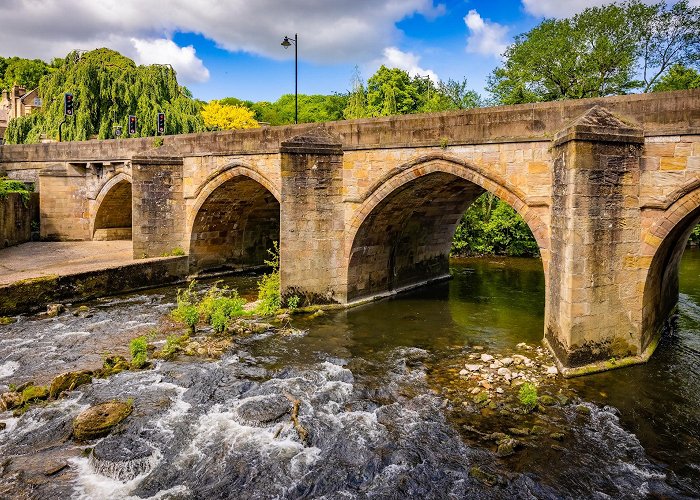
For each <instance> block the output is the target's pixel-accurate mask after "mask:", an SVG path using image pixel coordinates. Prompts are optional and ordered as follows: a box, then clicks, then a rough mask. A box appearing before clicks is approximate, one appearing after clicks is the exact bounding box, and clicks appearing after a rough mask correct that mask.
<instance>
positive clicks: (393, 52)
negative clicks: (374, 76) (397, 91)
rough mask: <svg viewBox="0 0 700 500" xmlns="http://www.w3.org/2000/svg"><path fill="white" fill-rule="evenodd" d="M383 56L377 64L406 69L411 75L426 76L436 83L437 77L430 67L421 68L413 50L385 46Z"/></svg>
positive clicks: (418, 58) (418, 57)
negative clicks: (406, 50) (405, 50)
mask: <svg viewBox="0 0 700 500" xmlns="http://www.w3.org/2000/svg"><path fill="white" fill-rule="evenodd" d="M383 55H384V57H383V58H382V59H380V60H379V65H381V64H383V65H385V66H386V67H388V68H399V69H402V70H404V71H406V72H407V73H408V74H409V75H411V76H416V75H419V76H428V77H430V79H431V80H432V81H433V82H435V83H437V82H438V81H439V78H438V76H437V74H435V72H434V71H433V70H431V69H423V68H421V67H420V65H419V64H420V56H417V55H416V54H414V53H413V52H403V51H401V50H399V49H397V48H396V47H387V48H385V49H384V54H383Z"/></svg>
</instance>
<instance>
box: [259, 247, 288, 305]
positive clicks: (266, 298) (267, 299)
mask: <svg viewBox="0 0 700 500" xmlns="http://www.w3.org/2000/svg"><path fill="white" fill-rule="evenodd" d="M268 253H269V254H270V255H271V259H270V260H266V261H265V264H267V265H268V266H270V267H271V268H272V271H270V272H269V273H267V274H264V275H263V276H262V277H261V278H260V281H258V300H259V301H260V303H259V304H258V307H257V308H256V310H255V311H256V312H257V313H258V314H260V315H261V316H271V315H273V314H275V313H277V311H279V309H280V305H281V302H282V298H281V297H280V249H279V245H278V243H277V242H276V241H275V243H274V248H273V249H271V250H270V249H268Z"/></svg>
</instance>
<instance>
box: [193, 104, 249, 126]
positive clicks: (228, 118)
mask: <svg viewBox="0 0 700 500" xmlns="http://www.w3.org/2000/svg"><path fill="white" fill-rule="evenodd" d="M253 116H254V114H253V112H252V111H251V110H249V109H248V108H246V107H245V106H231V105H228V104H221V103H219V101H216V100H213V101H210V102H209V103H208V104H205V105H204V106H203V107H202V118H204V125H205V126H206V127H207V128H209V129H214V130H233V129H242V128H257V127H259V126H260V124H259V123H258V122H257V121H256V120H255V118H253Z"/></svg>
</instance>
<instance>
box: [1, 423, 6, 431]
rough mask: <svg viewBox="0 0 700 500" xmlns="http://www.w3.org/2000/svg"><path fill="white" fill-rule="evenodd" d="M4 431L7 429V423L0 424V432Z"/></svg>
mask: <svg viewBox="0 0 700 500" xmlns="http://www.w3.org/2000/svg"><path fill="white" fill-rule="evenodd" d="M5 429H7V423H5V422H0V431H4V430H5Z"/></svg>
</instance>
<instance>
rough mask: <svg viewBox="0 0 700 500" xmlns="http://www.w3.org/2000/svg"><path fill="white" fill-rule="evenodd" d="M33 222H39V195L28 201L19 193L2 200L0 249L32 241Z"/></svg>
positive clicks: (0, 199) (0, 203) (11, 194)
mask: <svg viewBox="0 0 700 500" xmlns="http://www.w3.org/2000/svg"><path fill="white" fill-rule="evenodd" d="M32 221H36V222H39V194H38V193H32V194H31V195H30V196H29V199H28V200H27V201H25V200H23V199H22V195H21V194H19V193H8V194H7V196H6V197H5V198H4V199H3V198H0V248H6V247H10V246H13V245H19V244H20V243H25V242H27V241H31V239H32Z"/></svg>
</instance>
